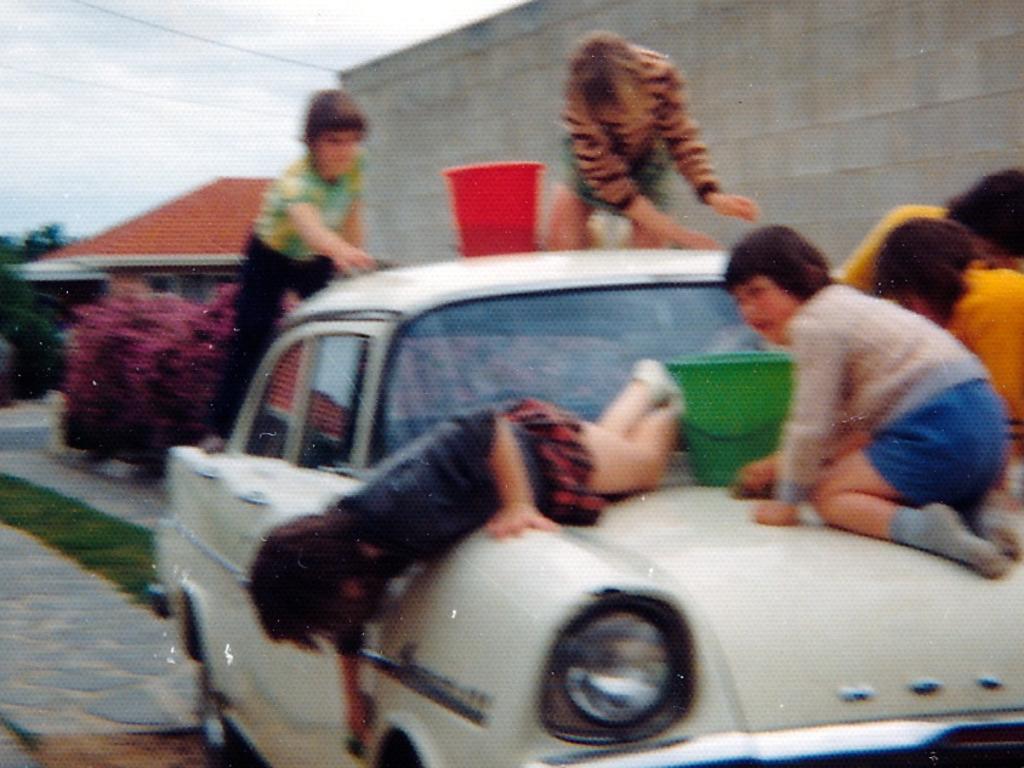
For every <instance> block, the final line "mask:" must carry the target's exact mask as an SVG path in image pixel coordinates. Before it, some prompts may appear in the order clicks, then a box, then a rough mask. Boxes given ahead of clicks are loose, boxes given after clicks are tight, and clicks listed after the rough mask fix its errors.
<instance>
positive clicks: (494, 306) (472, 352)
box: [376, 283, 760, 455]
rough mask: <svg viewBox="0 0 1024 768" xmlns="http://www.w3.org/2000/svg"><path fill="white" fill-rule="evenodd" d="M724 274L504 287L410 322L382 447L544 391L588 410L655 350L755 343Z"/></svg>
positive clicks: (392, 372)
mask: <svg viewBox="0 0 1024 768" xmlns="http://www.w3.org/2000/svg"><path fill="white" fill-rule="evenodd" d="M759 344H760V342H759V340H758V338H757V336H756V334H754V333H753V332H752V331H750V330H749V329H748V328H747V326H746V325H745V324H744V323H743V322H742V320H741V318H740V316H739V314H738V312H737V310H736V308H735V304H734V302H733V301H732V299H731V298H730V297H729V295H728V294H727V293H726V291H725V290H724V288H722V287H721V286H720V285H718V284H710V283H709V284H690V285H684V284H656V285H645V286H640V287H628V288H618V287H608V288H591V289H581V290H573V291H553V292H547V293H541V294H530V295H519V296H502V297H494V298H487V299H481V300H477V301H473V302H467V303H463V304H456V305H451V306H447V307H442V308H439V309H437V310H435V311H433V312H430V313H428V314H426V315H423V316H421V317H419V318H417V319H415V320H413V321H412V322H410V323H409V324H408V325H407V326H406V327H405V328H404V329H403V330H402V332H401V334H400V336H399V338H398V339H397V341H396V345H395V347H394V350H393V353H392V356H391V359H390V361H389V365H388V370H387V371H386V372H385V392H384V395H383V405H382V417H381V418H379V419H378V429H379V430H380V431H379V433H378V434H377V436H376V437H377V446H376V447H377V454H378V455H384V454H387V453H390V452H391V451H394V450H396V449H397V448H399V447H401V446H402V445H404V444H405V443H406V442H408V441H409V440H412V439H413V438H415V437H416V436H418V435H420V434H422V433H423V432H424V431H426V430H427V429H429V428H430V427H431V426H432V425H434V424H436V423H437V422H439V421H441V420H443V419H445V418H447V417H449V416H452V415H454V414H455V413H458V412H460V411H464V410H468V409H472V408H476V407H481V406H490V405H495V404H499V403H503V402H506V401H509V400H511V399H514V398H518V397H525V396H529V397H538V398H542V399H545V400H550V401H552V402H555V403H558V404H559V405H561V406H562V407H564V408H568V409H570V410H572V411H573V412H575V413H577V414H579V415H580V416H582V417H583V418H586V419H596V418H597V417H598V415H599V414H600V412H601V409H602V408H603V407H604V406H605V405H606V404H607V403H608V402H609V401H610V400H611V398H612V397H613V396H614V394H615V393H616V392H617V391H618V390H619V389H620V388H621V387H622V386H623V385H624V384H625V382H626V379H627V378H628V376H629V375H630V371H631V369H632V366H633V364H634V363H635V362H636V361H637V360H640V359H643V358H647V357H652V358H656V359H659V360H671V359H673V358H676V357H681V356H684V355H688V354H702V353H707V352H716V351H722V352H724V351H735V350H743V349H757V348H758V347H759Z"/></svg>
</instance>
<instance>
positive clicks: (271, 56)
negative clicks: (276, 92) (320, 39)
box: [71, 0, 338, 75]
mask: <svg viewBox="0 0 1024 768" xmlns="http://www.w3.org/2000/svg"><path fill="white" fill-rule="evenodd" d="M71 2H72V3H77V4H78V5H83V6H85V7H86V8H91V9H92V10H94V11H99V12H100V13H107V14H110V15H111V16H116V17H117V18H119V19H125V20H127V21H132V22H135V23H136V24H142V25H143V26H146V27H150V28H152V29H159V30H160V31H161V32H167V33H169V34H172V35H179V36H181V37H187V38H188V39H190V40H197V41H199V42H201V43H208V44H209V45H216V46H219V47H221V48H227V49H229V50H232V51H239V52H241V53H248V54H251V55H253V56H260V57H262V58H264V59H270V60H272V61H278V62H282V63H284V64H294V65H295V66H298V67H306V68H308V69H316V70H319V71H321V72H330V73H331V74H335V75H336V74H338V70H336V69H333V68H331V67H325V66H322V65H320V64H311V63H310V62H308V61H299V60H297V59H289V58H287V57H285V56H277V55H276V54H273V53H267V52H265V51H257V50H255V49H253V48H245V47H243V46H241V45H234V44H232V43H225V42H223V41H222V40H214V39H213V38H210V37H203V36H202V35H196V34H193V33H191V32H183V31H181V30H180V29H174V28H172V27H165V26H164V25H162V24H156V23H155V22H152V21H146V20H145V19H139V18H136V17H135V16H129V15H128V14H126V13H120V12H118V11H114V10H111V9H110V8H104V7H103V6H101V5H96V4H95V3H90V2H87V1H86V0H71Z"/></svg>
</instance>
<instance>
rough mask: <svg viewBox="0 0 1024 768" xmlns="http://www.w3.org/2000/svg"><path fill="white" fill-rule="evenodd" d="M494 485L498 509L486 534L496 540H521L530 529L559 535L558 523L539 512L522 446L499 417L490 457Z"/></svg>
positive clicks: (496, 420) (507, 423) (504, 420)
mask: <svg viewBox="0 0 1024 768" xmlns="http://www.w3.org/2000/svg"><path fill="white" fill-rule="evenodd" d="M489 463H490V467H491V472H492V474H493V476H494V485H495V488H496V489H497V492H498V499H499V507H498V511H497V512H495V513H494V515H493V516H492V517H491V519H490V520H488V521H487V525H486V526H485V527H486V528H487V532H488V533H490V534H491V535H492V536H494V538H496V539H504V538H507V537H509V536H518V535H519V534H521V533H523V532H524V531H526V530H529V529H531V528H533V529H536V530H539V531H557V530H558V523H556V522H555V521H554V520H552V519H550V518H548V517H545V516H544V515H542V514H541V512H540V510H539V509H537V506H536V503H535V501H534V498H533V488H532V487H531V485H530V477H529V474H528V473H527V470H526V464H524V463H523V456H522V454H521V453H520V452H519V443H518V441H517V440H516V436H515V434H514V433H513V432H512V425H511V424H509V422H508V420H507V419H505V418H504V417H503V416H496V417H495V423H494V444H493V445H492V447H491V455H490V457H489Z"/></svg>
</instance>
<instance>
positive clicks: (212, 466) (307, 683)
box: [206, 332, 370, 750]
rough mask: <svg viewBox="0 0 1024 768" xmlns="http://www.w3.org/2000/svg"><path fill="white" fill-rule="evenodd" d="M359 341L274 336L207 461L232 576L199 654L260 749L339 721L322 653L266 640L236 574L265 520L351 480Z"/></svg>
mask: <svg viewBox="0 0 1024 768" xmlns="http://www.w3.org/2000/svg"><path fill="white" fill-rule="evenodd" d="M369 343H370V340H369V339H368V338H367V337H365V336H363V335H359V334H354V333H341V332H331V333H313V334H309V335H304V336H303V335H300V336H297V337H293V338H291V339H284V340H282V342H280V343H278V344H277V345H275V347H274V348H273V349H272V350H271V352H270V353H269V355H268V359H267V361H266V362H265V363H264V365H263V366H262V367H261V369H260V371H259V372H258V373H257V378H256V380H255V383H254V385H253V386H254V391H253V393H252V395H251V397H250V402H249V403H247V406H246V409H245V411H244V412H243V416H242V418H241V419H240V422H239V428H238V431H237V434H236V435H235V436H233V438H232V449H233V450H231V451H229V452H227V453H225V454H222V455H220V456H217V457H211V458H210V460H209V463H208V469H209V470H210V471H209V473H208V474H209V475H210V476H211V477H210V478H209V485H208V487H207V493H208V494H209V495H210V496H212V498H210V499H209V501H208V503H209V509H210V514H209V515H208V520H207V525H206V535H207V536H208V543H209V544H210V545H211V547H212V548H213V549H214V550H215V551H216V553H217V555H218V556H219V557H220V558H221V559H222V560H223V561H224V563H225V565H226V566H227V567H228V568H229V569H234V570H235V571H236V577H238V578H236V579H235V580H234V581H235V584H234V585H233V586H231V587H229V586H227V582H226V581H225V582H223V583H222V588H220V589H218V590H216V591H217V594H218V595H219V596H220V597H221V598H222V599H221V600H218V601H217V602H218V605H217V606H216V607H215V611H216V614H217V616H218V619H217V621H216V626H215V627H213V628H211V631H210V632H208V633H207V645H208V656H209V657H210V659H209V661H210V662H211V663H212V664H213V666H214V667H215V669H214V670H213V671H214V677H215V683H216V687H217V688H218V690H220V691H221V692H222V693H223V694H225V695H226V697H227V699H228V702H229V714H230V715H231V716H232V717H234V718H235V719H237V720H238V721H240V723H241V724H242V725H243V727H244V729H245V731H246V732H247V733H248V734H249V735H250V737H251V738H252V739H253V740H254V741H256V742H257V746H259V747H261V749H262V748H263V747H264V746H265V745H266V746H269V747H270V749H272V750H273V749H274V747H273V746H271V745H270V744H269V742H271V741H273V742H277V743H279V742H280V741H281V740H282V739H285V740H287V739H288V735H289V734H294V733H299V732H302V733H305V734H306V736H305V738H307V739H308V738H309V734H310V729H314V730H316V729H320V730H325V729H328V728H329V729H330V731H331V732H333V733H335V734H336V732H337V728H338V725H339V723H340V722H341V720H339V718H340V717H341V716H342V714H343V704H342V702H340V701H339V698H338V697H339V694H338V676H337V671H336V669H335V660H334V654H333V653H309V652H306V651H300V650H298V649H296V648H293V647H291V646H288V645H281V644H277V643H272V642H270V641H269V640H268V638H267V637H266V635H265V634H264V633H263V631H262V629H261V627H260V626H259V623H258V621H257V619H256V616H255V614H254V612H253V610H252V608H251V605H250V603H249V600H248V595H247V594H246V593H245V590H244V584H243V583H242V582H241V579H242V578H244V575H245V573H246V570H247V566H248V563H249V562H250V561H251V558H252V556H253V554H254V553H255V550H256V548H257V547H258V546H259V543H260V540H261V536H262V534H263V533H264V532H265V531H266V530H267V529H268V528H270V527H272V526H273V525H275V524H277V523H279V522H281V521H283V520H285V519H289V518H291V517H294V516H296V515H301V514H312V513H319V512H321V511H323V510H324V509H325V508H326V507H327V506H328V505H329V504H330V503H331V502H332V501H333V500H334V499H336V498H337V497H339V496H340V495H343V494H344V493H346V492H348V491H350V490H351V489H352V488H354V487H355V486H356V485H357V484H358V482H359V481H358V480H357V479H356V478H355V477H353V476H351V474H349V475H348V476H346V475H345V474H342V472H343V471H344V470H345V469H346V467H347V465H348V461H349V458H350V455H351V452H352V447H353V445H354V444H355V436H356V423H357V419H356V414H357V412H358V408H359V402H360V388H361V384H362V381H363V378H364V370H365V366H366V360H367V357H368V349H369ZM235 448H240V449H241V452H236V451H235V450H234V449H235ZM332 470H336V471H332ZM268 734H273V735H272V736H270V735H268ZM261 741H263V742H264V744H260V743H259V742H261ZM336 742H337V739H336V738H335V739H333V740H332V741H331V744H335V743H336Z"/></svg>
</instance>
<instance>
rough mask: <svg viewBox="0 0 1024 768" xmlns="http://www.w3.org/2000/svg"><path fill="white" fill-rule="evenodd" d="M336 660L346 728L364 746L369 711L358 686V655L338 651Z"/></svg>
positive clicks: (364, 696) (368, 725) (368, 722)
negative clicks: (342, 695) (339, 673)
mask: <svg viewBox="0 0 1024 768" xmlns="http://www.w3.org/2000/svg"><path fill="white" fill-rule="evenodd" d="M338 662H339V664H338V666H339V671H340V672H341V686H342V692H343V693H344V702H345V714H346V720H347V723H348V729H349V731H351V733H352V736H353V737H354V738H355V739H356V740H357V741H358V742H359V745H360V747H364V746H365V745H366V744H368V743H369V738H370V712H369V711H368V710H367V706H366V704H367V699H366V694H365V693H363V689H362V688H361V687H360V686H359V655H358V654H355V655H348V654H343V653H339V654H338Z"/></svg>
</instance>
